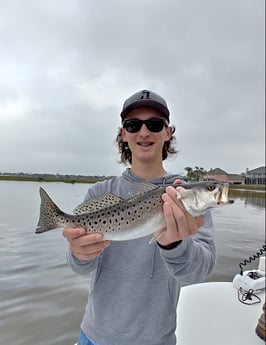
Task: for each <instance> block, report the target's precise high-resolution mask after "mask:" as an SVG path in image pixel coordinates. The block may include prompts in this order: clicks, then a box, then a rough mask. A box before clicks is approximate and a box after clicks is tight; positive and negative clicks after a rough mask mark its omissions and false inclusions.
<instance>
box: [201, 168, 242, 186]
mask: <svg viewBox="0 0 266 345" xmlns="http://www.w3.org/2000/svg"><path fill="white" fill-rule="evenodd" d="M204 180H205V181H206V180H207V181H209V180H214V181H218V182H228V183H232V184H244V183H245V177H244V176H242V175H238V174H228V173H227V172H226V171H224V170H222V169H220V168H216V169H211V170H210V171H208V172H207V174H206V175H205V176H204Z"/></svg>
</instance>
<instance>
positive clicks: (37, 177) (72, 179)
mask: <svg viewBox="0 0 266 345" xmlns="http://www.w3.org/2000/svg"><path fill="white" fill-rule="evenodd" d="M108 178H111V176H83V175H61V174H56V175H53V174H24V173H19V174H13V173H10V174H1V173H0V180H4V181H31V182H65V183H95V182H98V181H102V180H105V179H108Z"/></svg>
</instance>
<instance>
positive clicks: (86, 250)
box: [63, 228, 110, 260]
mask: <svg viewBox="0 0 266 345" xmlns="http://www.w3.org/2000/svg"><path fill="white" fill-rule="evenodd" d="M63 236H64V237H65V238H66V239H67V240H68V242H69V248H70V250H71V252H72V253H73V255H74V256H75V257H76V258H77V259H79V260H92V259H94V258H96V257H97V256H98V255H100V254H101V253H102V252H103V251H104V249H105V248H106V247H108V246H109V245H110V241H105V240H103V235H102V234H101V233H93V234H87V233H86V230H85V229H84V228H65V229H64V230H63Z"/></svg>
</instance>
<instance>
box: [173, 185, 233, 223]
mask: <svg viewBox="0 0 266 345" xmlns="http://www.w3.org/2000/svg"><path fill="white" fill-rule="evenodd" d="M228 190H229V184H228V183H226V182H216V181H206V182H198V183H188V184H184V185H182V186H181V188H178V189H177V198H178V199H181V200H182V202H183V204H184V206H185V208H186V210H187V211H188V212H189V213H190V214H191V215H192V216H198V215H201V214H204V213H205V212H206V211H207V210H209V209H210V208H213V207H217V206H221V205H226V204H232V203H233V202H234V201H233V200H230V199H229V198H228Z"/></svg>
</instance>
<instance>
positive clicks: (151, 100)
mask: <svg viewBox="0 0 266 345" xmlns="http://www.w3.org/2000/svg"><path fill="white" fill-rule="evenodd" d="M141 107H147V108H153V109H156V110H158V111H159V112H160V113H161V114H162V115H163V116H164V117H165V118H166V119H167V120H169V115H170V113H169V110H168V107H167V103H166V101H165V100H164V99H163V98H162V97H161V96H159V95H158V94H157V93H155V92H153V91H149V90H141V91H138V92H136V93H134V95H132V96H130V97H129V98H128V99H126V100H125V102H124V104H123V107H122V112H121V114H120V115H121V118H122V120H124V118H125V117H126V115H127V114H128V113H129V112H130V111H131V110H133V109H137V108H141Z"/></svg>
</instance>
